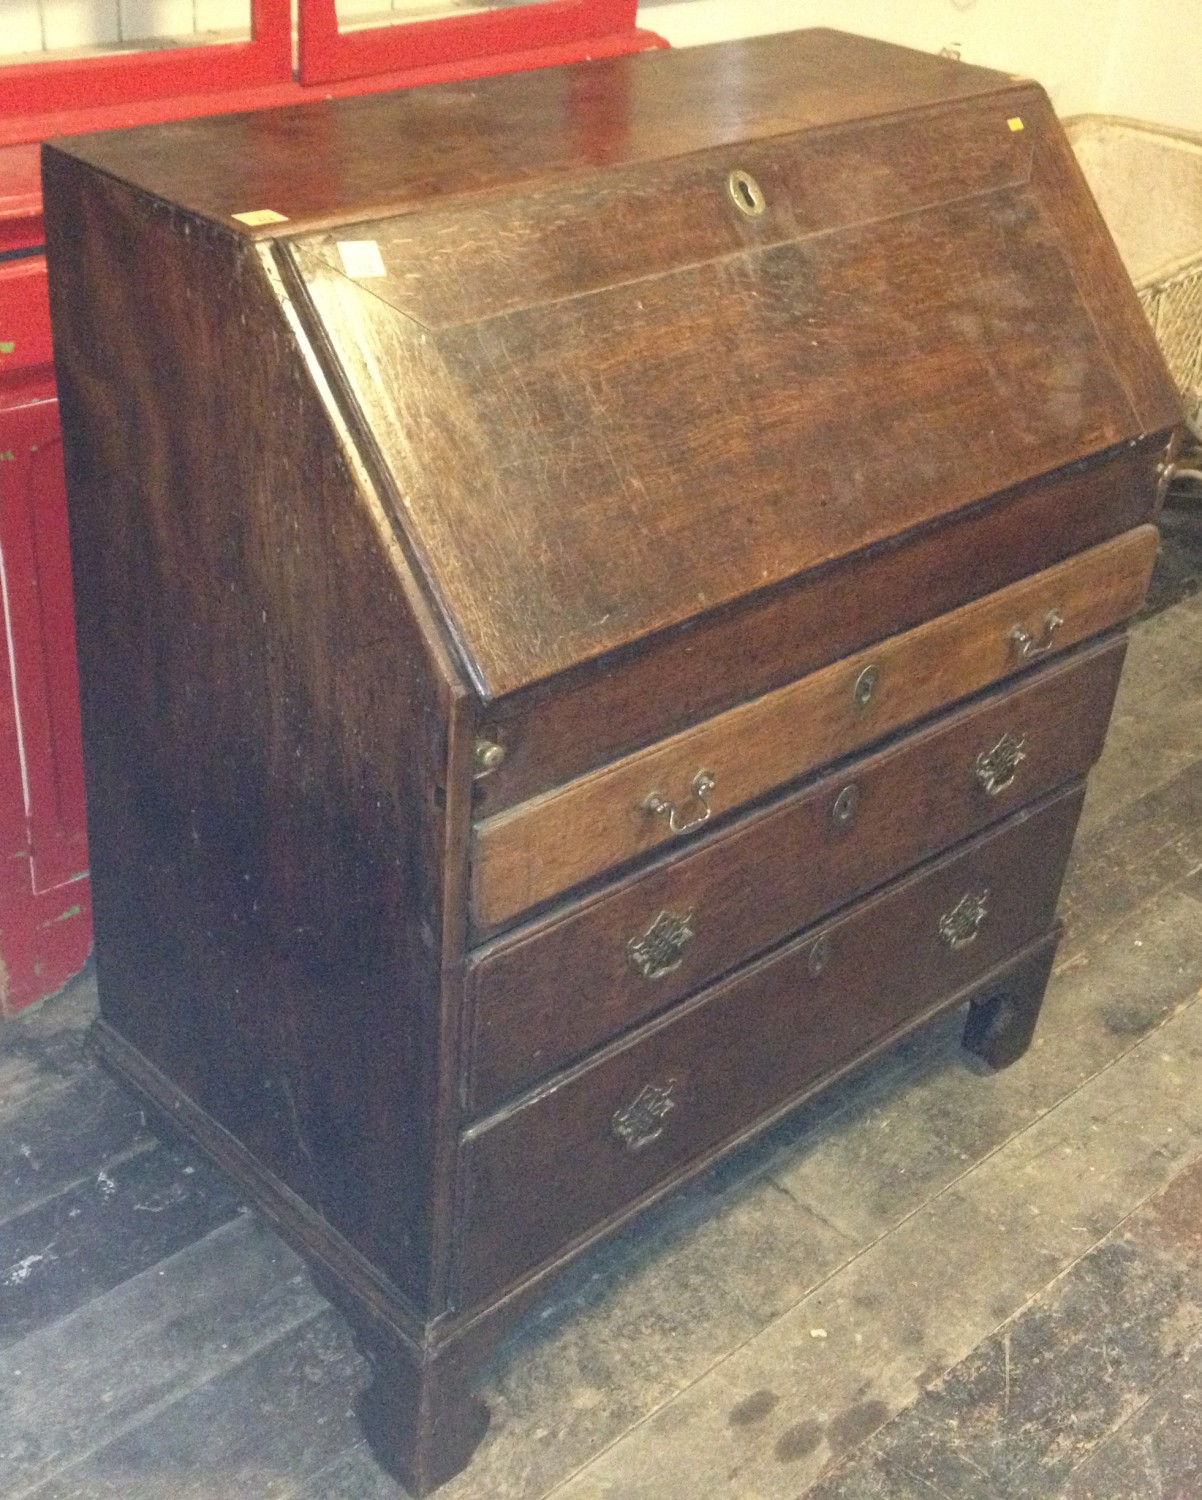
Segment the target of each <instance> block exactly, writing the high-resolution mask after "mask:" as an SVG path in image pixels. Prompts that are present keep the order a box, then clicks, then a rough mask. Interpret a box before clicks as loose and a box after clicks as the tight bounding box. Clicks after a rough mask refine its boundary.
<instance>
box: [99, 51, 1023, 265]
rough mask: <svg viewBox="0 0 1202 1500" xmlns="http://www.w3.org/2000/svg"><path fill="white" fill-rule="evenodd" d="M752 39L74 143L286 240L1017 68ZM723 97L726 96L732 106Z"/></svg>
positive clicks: (199, 209)
mask: <svg viewBox="0 0 1202 1500" xmlns="http://www.w3.org/2000/svg"><path fill="white" fill-rule="evenodd" d="M740 49H741V62H740V64H739V68H738V74H739V76H738V79H737V82H736V81H735V79H734V76H733V74H732V69H731V67H730V57H731V55H732V54H731V53H730V52H729V51H727V53H726V54H725V56H724V55H723V53H722V52H721V51H719V50H715V49H714V48H690V49H688V50H687V51H683V52H681V53H679V54H677V53H673V54H671V60H670V61H668V62H667V63H666V64H664V65H662V66H656V63H655V58H654V56H652V55H647V56H639V57H626V58H606V59H602V60H600V61H597V62H593V63H589V64H587V65H583V66H574V67H566V68H553V69H551V68H549V69H545V70H540V71H539V72H535V73H529V74H522V75H519V76H502V77H499V78H482V79H473V80H471V81H470V82H466V83H462V84H442V85H439V86H438V87H435V88H422V89H404V90H400V91H398V92H396V93H392V94H373V95H370V96H368V97H365V98H358V99H339V100H334V101H331V102H327V103H321V104H306V105H301V106H299V107H296V108H288V109H273V110H270V111H263V112H261V113H259V114H244V115H226V116H224V117H219V118H217V119H213V120H203V121H201V120H188V121H180V122H178V123H174V124H167V125H163V126H152V127H149V128H141V129H138V130H133V131H123V132H121V133H119V134H118V133H113V132H108V133H106V134H103V135H98V136H94V137H90V138H87V139H81V140H78V141H75V142H73V143H72V146H71V150H72V152H73V154H74V155H75V156H76V157H78V158H79V159H80V160H85V161H92V162H94V163H96V165H97V166H99V167H101V168H102V169H103V170H104V171H106V172H109V173H111V174H112V175H114V176H117V177H122V178H127V179H129V180H131V181H137V182H139V183H141V184H143V185H144V186H145V188H146V191H147V192H149V193H150V194H152V195H153V196H156V197H158V198H161V199H164V200H168V201H170V202H173V203H178V204H179V205H180V206H181V207H182V208H184V209H186V210H187V211H188V212H190V213H194V214H196V215H198V216H200V217H205V218H211V219H213V220H216V221H219V222H221V223H225V224H228V225H230V226H231V227H233V228H234V229H235V231H236V232H237V233H239V234H243V235H245V236H246V237H248V238H249V237H254V238H270V237H275V236H278V235H281V234H284V235H287V234H291V233H293V232H295V230H296V229H297V228H303V229H307V228H317V227H320V226H321V225H324V224H328V223H339V222H347V221H353V220H357V219H367V218H371V217H374V216H376V215H378V214H380V213H383V212H387V213H390V214H392V213H406V212H412V211H414V210H417V209H421V208H423V207H426V206H427V205H428V204H429V203H430V202H431V201H432V200H433V201H434V202H438V201H440V200H445V199H446V198H448V197H451V196H460V195H466V194H474V193H484V192H489V193H495V194H497V195H498V196H502V195H504V194H507V193H512V192H514V191H515V190H519V189H521V188H522V187H523V186H528V185H530V184H532V183H535V182H538V181H541V180H546V179H554V178H557V177H565V176H568V175H570V174H585V175H587V174H590V173H593V172H595V171H596V169H597V168H598V167H602V166H609V165H612V166H622V165H625V164H627V163H633V162H640V161H660V160H664V159H668V158H671V157H674V156H679V155H682V154H683V153H684V152H686V151H699V150H705V149H706V148H709V147H715V146H719V145H722V144H735V143H741V142H743V141H747V140H757V139H761V138H770V137H772V136H777V135H781V134H783V133H785V132H787V131H797V130H804V129H821V128H826V127H830V126H837V125H840V124H846V123H854V122H857V121H861V120H863V119H864V118H866V117H871V116H873V115H890V114H893V113H901V112H906V111H912V110H916V109H923V108H928V107H931V106H936V105H942V104H946V103H947V102H948V101H949V100H952V99H963V100H970V99H977V98H983V97H988V96H989V95H994V94H1000V93H1007V92H1013V83H1012V81H1011V80H1010V79H1009V78H1007V77H1006V75H1005V74H1002V73H996V72H993V71H991V70H990V69H987V68H975V67H968V66H965V65H963V64H956V63H949V62H948V61H947V59H945V58H937V57H930V56H928V55H926V54H924V53H921V52H911V51H908V50H906V49H904V48H901V47H890V46H885V45H883V44H881V43H874V42H866V41H864V40H863V39H861V38H858V37H849V36H845V35H843V34H842V33H840V32H836V31H823V30H813V31H808V32H804V33H797V34H792V35H786V36H778V37H760V38H757V39H754V40H751V41H747V42H743V43H740ZM1028 87H1029V85H1028ZM719 95H721V96H722V98H723V100H724V105H723V108H722V110H721V111H720V112H716V111H715V110H714V108H713V101H714V99H715V98H716V97H718V96H719ZM398 142H404V150H398V149H397V147H398ZM269 199H270V203H269V202H268V200H269ZM266 207H272V208H274V209H275V210H276V211H277V212H278V213H281V214H284V215H286V216H287V223H286V224H280V223H275V224H267V225H262V226H254V227H249V226H243V225H239V224H234V223H233V221H232V220H231V217H230V216H231V215H232V214H235V213H241V212H243V211H244V210H246V209H247V208H251V209H254V208H266Z"/></svg>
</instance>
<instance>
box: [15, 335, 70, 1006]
mask: <svg viewBox="0 0 1202 1500" xmlns="http://www.w3.org/2000/svg"><path fill="white" fill-rule="evenodd" d="M0 316H2V309H0ZM0 591H2V595H3V608H4V627H5V639H4V643H3V649H2V650H0V657H2V671H0V871H2V872H3V873H2V875H0V1010H2V1011H3V1012H4V1013H11V1012H12V1011H14V1010H18V1009H20V1008H21V1007H22V1006H23V1005H28V1004H30V1003H31V1002H32V1001H34V1000H38V999H41V998H42V996H44V995H47V994H50V993H52V992H53V991H54V990H56V989H58V988H60V987H61V986H62V985H63V984H64V983H65V982H66V980H67V979H69V978H70V977H71V975H72V974H74V973H75V972H77V971H78V970H79V969H80V968H81V967H82V966H83V963H84V961H85V959H86V958H87V955H88V950H89V948H90V946H91V939H92V930H91V891H90V886H89V882H88V879H87V868H88V856H87V836H86V831H85V809H84V787H83V752H82V748H81V744H80V728H79V688H78V684H77V682H76V676H75V622H74V613H73V608H72V598H71V567H70V559H69V556H68V551H67V513H66V489H65V485H64V482H63V470H62V455H61V439H60V437H59V431H58V403H57V402H56V401H55V400H54V396H53V386H52V384H51V382H50V380H49V377H48V375H45V376H44V377H43V379H42V380H41V382H40V383H38V384H33V385H31V384H28V383H26V384H23V385H20V386H18V385H17V384H16V383H15V382H10V383H9V385H8V387H7V389H6V390H5V389H3V388H0Z"/></svg>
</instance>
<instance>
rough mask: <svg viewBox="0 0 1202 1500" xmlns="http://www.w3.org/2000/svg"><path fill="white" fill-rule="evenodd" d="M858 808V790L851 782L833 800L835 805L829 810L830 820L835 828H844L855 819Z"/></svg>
mask: <svg viewBox="0 0 1202 1500" xmlns="http://www.w3.org/2000/svg"><path fill="white" fill-rule="evenodd" d="M859 806H860V788H859V787H858V786H856V784H855V783H854V782H853V783H852V784H851V785H850V786H845V787H844V788H843V790H842V791H841V792H840V793H839V795H838V796H837V797H836V798H835V805H834V807H832V808H831V820H832V821H833V823H834V825H835V827H836V828H846V827H847V825H848V824H849V823H850V822H851V820H852V819H853V818H854V817H855V815H856V811H857V809H858V808H859Z"/></svg>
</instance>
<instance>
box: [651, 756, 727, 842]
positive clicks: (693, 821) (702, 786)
mask: <svg viewBox="0 0 1202 1500" xmlns="http://www.w3.org/2000/svg"><path fill="white" fill-rule="evenodd" d="M717 780H718V778H717V777H716V776H715V775H714V773H713V772H712V771H698V772H697V774H696V776H694V777H693V787H692V791H693V797H694V799H695V800H696V801H697V802H698V803H699V804H700V805H701V812H700V814H699V815H698V816H696V817H692V818H688V819H685V818H682V817H681V815H680V809H679V808H678V807H677V806H676V803H675V802H669V801H668V799H667V797H665V796H664V794H663V793H662V792H648V793H647V795H646V796H645V797H644V798H643V800H642V802H641V803H640V806H641V807H642V808H643V810H644V812H649V813H650V814H651V815H652V816H653V817H656V818H660V817H663V818H667V820H668V828H669V829H670V830H671V832H672V833H689V832H691V831H692V830H693V829H694V828H700V827H701V825H702V823H708V822H709V820H710V818H711V817H713V814H714V809H713V808H712V807H711V806H710V802H709V795H710V793H711V792H712V791H713V789H714V787H715V786H716V785H717Z"/></svg>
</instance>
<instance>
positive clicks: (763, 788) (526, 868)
mask: <svg viewBox="0 0 1202 1500" xmlns="http://www.w3.org/2000/svg"><path fill="white" fill-rule="evenodd" d="M1155 555H1156V532H1155V530H1154V529H1153V528H1152V527H1150V526H1147V527H1141V528H1139V529H1137V530H1135V531H1133V532H1128V533H1127V534H1126V535H1124V536H1122V537H1119V538H1117V539H1116V540H1114V541H1112V542H1106V543H1103V545H1102V546H1100V547H1095V548H1093V549H1091V550H1090V551H1089V552H1085V553H1082V554H1081V555H1080V556H1079V557H1076V558H1073V559H1071V560H1070V561H1068V562H1066V563H1061V564H1059V565H1058V566H1057V567H1055V568H1049V569H1048V570H1047V571H1046V572H1044V573H1041V574H1037V575H1036V576H1035V577H1034V578H1030V579H1025V580H1024V581H1023V582H1021V583H1017V584H1012V585H1011V586H1010V587H1009V588H1007V589H1003V590H1000V591H999V592H998V593H996V594H990V595H987V596H986V597H985V598H984V599H980V600H978V601H977V602H975V603H973V604H967V605H964V606H963V607H962V608H961V609H958V610H955V611H954V612H953V613H951V614H949V615H943V616H940V617H939V618H937V619H935V620H931V621H929V622H928V623H927V624H925V625H920V626H918V627H917V628H916V629H914V630H911V631H907V632H905V633H904V634H902V635H899V636H894V637H892V638H891V639H890V640H887V641H882V642H880V643H879V644H878V645H875V646H872V647H870V648H869V649H868V650H865V651H860V652H857V653H855V654H854V655H852V656H849V657H846V658H845V659H844V660H842V661H840V662H838V663H836V664H835V665H833V666H831V667H827V668H824V669H823V670H822V671H821V672H816V673H814V674H812V675H811V676H809V677H804V678H802V679H801V680H800V681H799V682H796V683H792V684H790V685H789V686H788V687H785V688H779V689H777V691H776V692H774V693H769V694H766V695H765V696H764V697H763V698H759V699H756V700H755V701H753V702H751V703H748V704H744V705H742V706H740V707H739V708H734V709H731V710H729V711H728V712H727V713H725V714H721V715H719V716H718V717H717V718H715V719H711V720H709V721H708V722H706V723H704V724H700V725H698V726H696V727H695V728H693V729H690V730H686V731H685V732H684V733H682V734H679V735H675V736H673V737H672V738H670V739H667V740H665V741H663V742H662V743H661V744H659V745H656V746H654V747H652V748H651V749H649V750H647V751H644V752H642V753H639V754H635V755H632V756H629V757H627V758H626V759H625V760H622V761H619V762H617V764H616V765H613V766H609V767H606V768H605V769H603V770H601V771H597V772H595V773H594V774H592V775H590V776H585V777H582V778H580V780H578V781H575V782H571V783H569V784H568V785H567V786H565V787H562V788H560V789H559V790H558V791H556V792H553V793H550V794H549V795H547V796H546V797H542V798H538V799H536V800H534V801H532V802H529V803H526V804H524V805H522V806H520V807H517V808H515V809H513V810H512V811H510V812H507V813H501V814H499V815H498V816H497V817H495V818H491V819H488V820H486V821H485V822H483V823H481V824H479V825H478V826H477V828H476V830H475V835H474V840H473V852H472V907H473V915H474V917H475V920H476V922H477V924H478V926H479V928H480V929H481V930H484V931H487V930H489V929H495V928H497V927H499V926H501V925H502V924H504V923H505V922H507V921H511V920H512V919H513V918H514V917H515V916H517V915H518V914H519V913H521V912H522V911H525V910H528V909H529V908H530V907H532V906H535V905H537V904H538V903H540V902H543V901H546V900H549V899H550V898H551V897H552V896H555V895H557V894H558V893H559V892H561V891H564V890H567V889H568V888H570V887H571V886H574V885H577V884H579V883H580V882H581V881H583V880H587V879H588V878H589V877H590V876H593V875H596V874H598V873H600V872H601V871H602V870H605V869H608V868H610V867H611V866H614V865H618V864H620V863H622V862H623V861H626V860H629V859H632V858H634V857H635V856H636V855H639V854H643V853H646V852H647V851H648V850H651V849H654V848H656V847H658V846H660V845H663V844H665V843H669V842H673V841H675V839H676V838H677V837H678V835H676V834H674V833H673V832H672V830H671V827H670V825H669V821H668V819H667V818H666V817H664V816H662V815H656V814H654V813H652V812H650V811H649V810H648V809H647V807H646V806H645V805H644V804H645V801H646V799H647V797H648V796H649V795H650V794H653V793H660V794H662V795H663V796H664V797H665V798H668V799H670V800H671V801H672V802H673V803H675V804H677V805H678V806H679V809H680V820H681V821H684V820H686V819H688V820H695V819H699V818H701V817H702V816H704V808H703V807H701V806H700V804H699V799H698V798H697V796H696V795H695V794H694V793H693V791H692V786H693V783H694V778H695V777H696V776H697V775H698V774H699V773H700V772H702V771H711V772H712V773H713V775H714V778H715V783H714V787H713V790H712V791H711V792H710V793H709V796H708V802H709V805H710V807H712V809H713V811H714V814H715V816H721V815H722V814H724V813H727V812H729V811H731V810H733V809H735V808H737V807H739V806H740V805H741V804H742V803H745V802H747V801H748V800H750V799H751V798H754V797H757V796H762V795H763V794H764V793H765V792H767V791H770V790H771V789H772V788H773V787H775V786H779V785H780V784H781V783H783V782H785V781H787V780H790V779H792V778H793V777H795V776H800V775H803V774H805V773H806V772H807V771H810V770H812V769H814V768H815V767H816V766H820V765H822V764H823V763H824V762H825V761H828V760H831V759H833V758H835V757H837V756H841V755H847V754H849V753H850V752H851V751H853V750H856V749H858V748H859V747H860V746H862V745H867V744H871V743H872V742H873V741H874V740H877V739H880V738H881V737H882V736H884V735H885V734H888V733H890V732H891V731H893V730H895V729H898V728H899V727H900V726H901V725H903V724H908V723H913V722H914V721H915V720H917V719H920V718H922V717H923V716H924V715H926V714H929V713H931V712H933V711H934V710H935V709H937V708H940V707H942V706H943V705H944V704H945V703H947V702H948V701H949V699H950V700H955V699H956V698H959V697H965V696H967V695H968V694H969V693H972V692H976V691H978V690H979V689H981V688H983V687H987V686H988V685H989V684H990V683H993V682H996V681H998V680H999V679H1000V678H1003V677H1006V676H1008V675H1010V674H1011V673H1013V672H1014V671H1016V670H1018V669H1019V668H1020V667H1022V666H1023V665H1024V658H1023V657H1022V656H1021V654H1020V652H1019V651H1018V650H1016V647H1015V642H1014V640H1013V638H1012V635H1011V632H1012V630H1013V629H1014V628H1015V627H1019V628H1021V629H1024V630H1026V631H1028V632H1029V633H1030V634H1031V635H1032V637H1033V638H1034V639H1036V640H1042V638H1043V634H1044V631H1045V622H1046V620H1047V618H1048V616H1049V615H1051V614H1053V613H1055V614H1056V615H1058V616H1059V617H1061V618H1062V620H1063V624H1062V625H1061V626H1060V627H1059V628H1058V629H1057V630H1056V631H1055V632H1054V633H1053V634H1052V635H1051V637H1050V649H1051V650H1052V651H1060V650H1063V649H1065V648H1066V647H1068V646H1071V645H1073V644H1075V643H1076V642H1078V641H1081V640H1084V639H1086V638H1087V637H1089V636H1091V635H1093V634H1095V633H1096V632H1097V631H1100V630H1105V629H1107V628H1108V627H1109V626H1112V625H1115V624H1118V623H1119V622H1120V621H1122V620H1124V619H1126V618H1127V617H1128V616H1130V615H1132V614H1134V612H1135V611H1136V610H1137V609H1138V608H1139V605H1140V603H1141V602H1142V600H1143V597H1144V594H1145V592H1146V591H1147V586H1148V579H1149V577H1150V576H1151V572H1152V562H1153V560H1154V558H1155ZM868 670H872V671H874V672H875V674H876V675H875V679H874V687H873V691H872V696H871V698H870V700H869V701H868V702H866V703H863V704H861V703H859V702H858V701H857V699H856V696H855V692H856V685H857V683H858V682H859V681H860V679H861V676H862V674H863V673H864V672H865V671H868Z"/></svg>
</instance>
